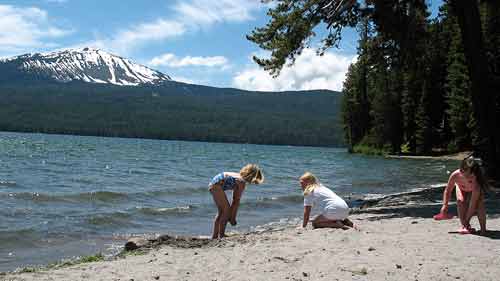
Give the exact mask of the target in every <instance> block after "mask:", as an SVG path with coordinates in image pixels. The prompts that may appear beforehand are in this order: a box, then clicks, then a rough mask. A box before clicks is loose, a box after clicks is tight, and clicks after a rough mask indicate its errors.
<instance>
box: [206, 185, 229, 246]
mask: <svg viewBox="0 0 500 281" xmlns="http://www.w3.org/2000/svg"><path fill="white" fill-rule="evenodd" d="M210 193H212V197H213V198H214V202H215V205H217V210H218V213H217V216H216V217H215V220H214V228H213V233H212V239H217V238H219V237H224V236H225V231H226V224H227V220H228V218H229V201H228V200H227V197H226V193H224V190H222V188H221V187H220V186H214V187H212V189H211V190H210Z"/></svg>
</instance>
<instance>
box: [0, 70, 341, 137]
mask: <svg viewBox="0 0 500 281" xmlns="http://www.w3.org/2000/svg"><path fill="white" fill-rule="evenodd" d="M340 105H341V94H340V93H338V92H332V91H302V92H280V93H274V92H249V91H243V90H237V89H221V88H214V87H206V86H198V85H190V84H184V83H178V82H171V81H169V82H166V83H165V84H163V85H159V86H153V85H150V86H146V85H144V86H138V87H125V86H113V85H99V84H91V83H84V82H71V83H59V82H47V81H44V80H36V79H34V80H33V79H32V80H31V81H29V83H25V81H24V82H23V80H19V79H17V80H16V81H14V82H11V83H8V82H6V81H4V82H2V84H1V85H0V108H1V109H2V110H0V131H21V132H42V133H60V134H77V135H94V136H111V137H140V138H154V139H171V140H196V141H215V142H239V143H257V144H284V145H308V146H309V145H318V146H342V145H344V143H343V140H342V128H341V126H340V124H341V122H340Z"/></svg>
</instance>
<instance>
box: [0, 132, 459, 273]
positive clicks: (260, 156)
mask: <svg viewBox="0 0 500 281" xmlns="http://www.w3.org/2000/svg"><path fill="white" fill-rule="evenodd" d="M246 163H257V164H258V165H260V166H261V167H262V169H263V171H264V174H265V182H264V184H262V185H258V186H253V185H250V186H248V188H247V189H246V191H245V193H244V195H243V197H242V201H241V207H240V210H239V212H238V226H237V227H231V226H228V231H229V232H231V231H233V232H234V231H238V232H242V231H248V230H252V229H255V228H256V227H262V226H265V225H267V224H273V223H283V222H289V221H298V219H299V218H301V217H302V211H303V207H302V195H301V190H300V186H299V184H298V177H299V176H301V175H302V174H303V173H304V172H305V171H311V172H313V173H314V174H316V175H317V176H318V178H319V179H320V181H321V182H323V184H325V185H326V186H327V187H330V188H331V189H333V190H334V191H335V192H336V193H337V194H339V195H340V196H342V197H344V198H345V199H346V201H348V203H349V204H350V205H351V206H353V205H355V204H356V202H357V201H356V200H357V199H363V198H366V197H371V196H377V195H383V194H388V193H394V192H401V191H406V190H411V189H414V188H419V187H426V186H429V185H433V184H439V183H444V182H446V180H447V178H448V174H447V172H448V171H450V170H454V169H455V168H456V167H457V165H458V164H457V162H456V161H449V160H417V159H386V158H383V157H369V156H362V155H353V154H349V153H347V150H346V149H345V148H323V147H291V146H270V145H253V144H231V143H205V142H186V141H165V140H147V139H123V138H102V137H85V136H67V135H45V134H21V133H7V132H0V204H1V205H2V208H1V209H0V271H10V270H14V269H15V268H17V267H23V266H27V265H39V264H48V263H50V262H55V261H58V260H60V259H63V258H71V257H75V256H80V255H89V254H95V253H97V252H103V253H105V254H112V253H116V252H117V251H119V250H120V249H121V247H122V246H123V244H124V241H125V240H126V239H127V238H128V237H130V236H131V235H142V234H147V235H149V234H158V233H171V234H189V235H205V236H208V235H210V234H211V227H212V221H213V217H214V216H215V215H216V207H215V205H214V203H213V201H212V198H211V195H210V194H209V192H208V191H207V184H208V182H209V181H210V179H211V178H212V177H213V176H214V175H216V174H217V173H219V172H222V171H235V172H236V171H239V169H240V168H241V167H242V166H244V165H245V164H246Z"/></svg>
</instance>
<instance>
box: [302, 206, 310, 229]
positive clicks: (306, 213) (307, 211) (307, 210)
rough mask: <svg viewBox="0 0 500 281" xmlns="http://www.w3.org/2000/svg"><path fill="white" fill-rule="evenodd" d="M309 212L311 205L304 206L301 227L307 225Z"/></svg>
mask: <svg viewBox="0 0 500 281" xmlns="http://www.w3.org/2000/svg"><path fill="white" fill-rule="evenodd" d="M310 214H311V206H304V222H303V223H302V227H306V226H307V223H308V222H309V215H310Z"/></svg>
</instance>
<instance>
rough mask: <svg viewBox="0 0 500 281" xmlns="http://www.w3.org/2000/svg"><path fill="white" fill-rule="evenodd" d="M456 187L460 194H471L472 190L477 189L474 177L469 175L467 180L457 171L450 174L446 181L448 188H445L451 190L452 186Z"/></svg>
mask: <svg viewBox="0 0 500 281" xmlns="http://www.w3.org/2000/svg"><path fill="white" fill-rule="evenodd" d="M455 184H456V185H457V186H458V188H460V190H461V191H462V192H472V191H473V190H474V189H476V190H477V189H479V184H478V183H477V181H476V176H474V175H471V176H470V177H469V178H467V177H465V175H464V173H462V172H461V171H460V169H457V170H456V171H455V172H453V173H451V175H450V179H449V180H448V186H447V187H446V188H447V189H448V188H451V189H453V186H454V185H455Z"/></svg>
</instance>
